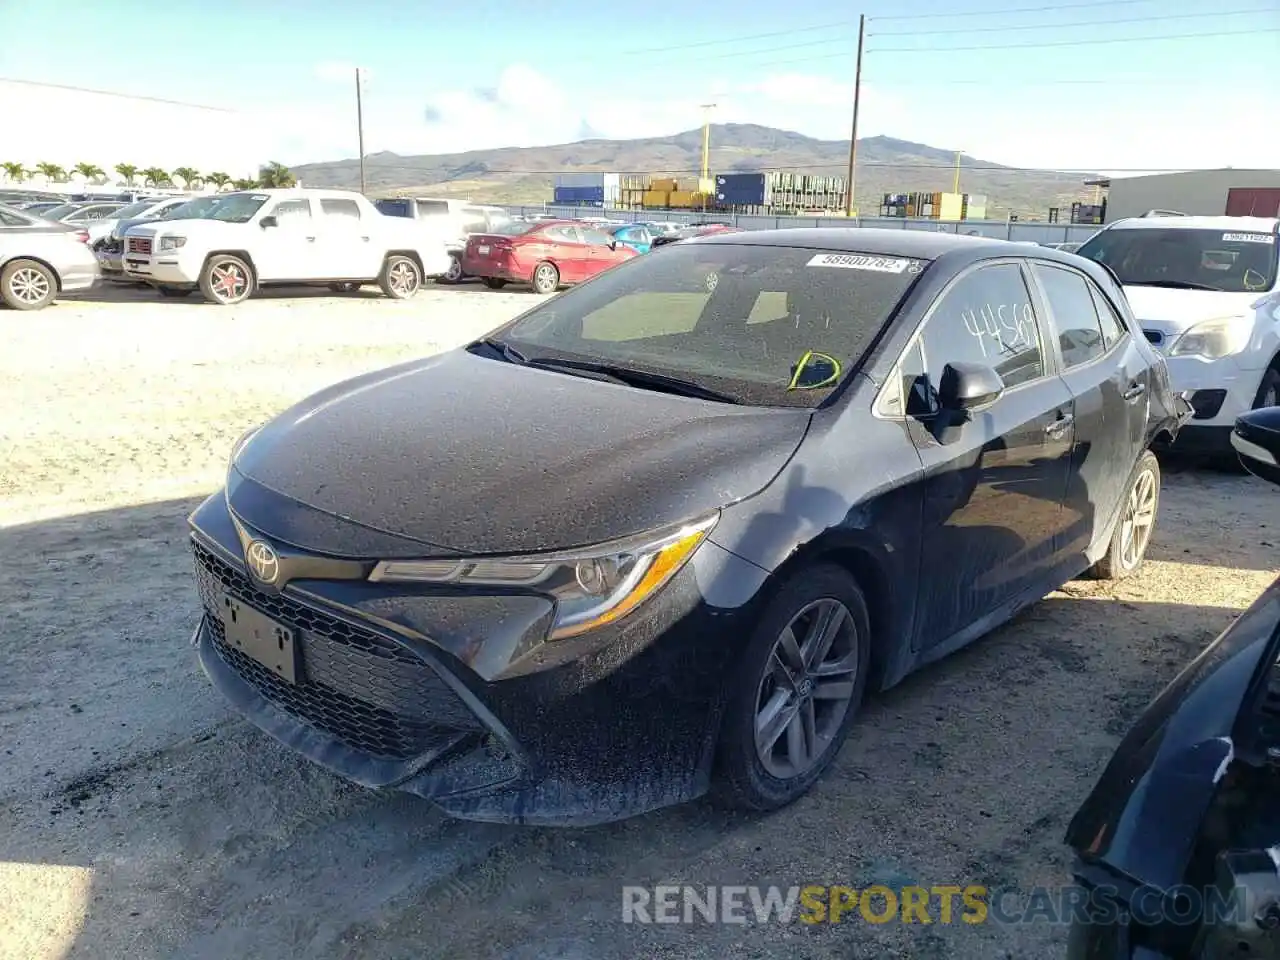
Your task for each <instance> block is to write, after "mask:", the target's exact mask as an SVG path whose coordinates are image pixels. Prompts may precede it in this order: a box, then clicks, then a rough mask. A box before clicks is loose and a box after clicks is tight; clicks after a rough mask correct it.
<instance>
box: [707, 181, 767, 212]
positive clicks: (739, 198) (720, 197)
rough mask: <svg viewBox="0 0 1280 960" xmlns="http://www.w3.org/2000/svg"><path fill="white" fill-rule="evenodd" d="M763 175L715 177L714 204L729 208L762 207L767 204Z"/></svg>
mask: <svg viewBox="0 0 1280 960" xmlns="http://www.w3.org/2000/svg"><path fill="white" fill-rule="evenodd" d="M766 186H767V184H766V177H765V175H764V174H763V173H724V174H720V175H718V176H717V177H716V203H718V204H723V205H725V206H730V207H750V206H763V205H764V204H765V203H766V202H767V191H766V189H765V188H766Z"/></svg>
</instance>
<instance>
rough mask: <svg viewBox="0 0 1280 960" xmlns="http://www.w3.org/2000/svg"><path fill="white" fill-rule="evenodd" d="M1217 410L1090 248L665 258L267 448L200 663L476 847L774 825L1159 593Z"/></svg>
mask: <svg viewBox="0 0 1280 960" xmlns="http://www.w3.org/2000/svg"><path fill="white" fill-rule="evenodd" d="M1187 409H1188V408H1186V405H1185V404H1184V403H1182V402H1181V401H1180V400H1179V399H1178V398H1176V397H1175V396H1174V395H1173V394H1172V393H1171V392H1170V388H1169V383H1168V378H1167V375H1166V371H1165V367H1164V364H1163V361H1162V360H1161V359H1160V358H1159V357H1158V356H1157V355H1156V354H1155V353H1154V352H1153V351H1152V349H1151V348H1150V347H1149V346H1148V344H1147V342H1146V340H1145V339H1144V338H1143V337H1142V335H1141V332H1140V331H1139V330H1137V328H1136V326H1135V324H1134V320H1133V317H1132V315H1131V314H1130V311H1129V308H1128V306H1127V304H1126V302H1125V299H1124V295H1123V294H1122V293H1121V291H1120V288H1119V286H1118V285H1117V284H1116V282H1115V280H1114V278H1113V277H1112V276H1111V275H1110V274H1109V273H1108V272H1107V271H1106V269H1105V268H1104V267H1101V266H1099V265H1097V264H1094V263H1091V262H1089V261H1085V260H1081V259H1079V258H1077V257H1074V256H1071V255H1069V254H1060V253H1058V252H1056V251H1053V250H1050V249H1048V248H1042V247H1028V246H1026V245H1021V244H1011V243H1005V242H1003V241H992V240H984V239H980V238H974V237H958V236H948V235H941V234H935V233H923V232H920V233H916V232H911V231H899V230H892V231H878V230H870V229H825V230H779V231H759V232H744V233H737V234H732V235H729V234H725V235H720V236H714V237H706V238H702V239H698V240H693V241H688V242H686V243H680V244H672V245H669V246H668V247H666V248H664V249H662V250H659V251H657V252H655V253H653V254H651V255H649V256H646V257H638V258H636V259H635V260H634V261H632V262H629V263H626V264H624V265H621V266H619V267H617V268H614V269H611V270H609V271H607V272H606V273H603V274H601V275H600V276H598V277H596V278H595V279H592V280H591V281H589V282H588V283H585V284H583V285H582V286H580V287H578V288H576V289H574V290H571V291H569V292H567V293H564V294H562V295H560V296H558V297H556V298H555V299H552V300H550V301H547V302H546V303H542V304H539V305H537V306H535V307H534V308H533V309H531V310H530V311H528V312H527V313H525V314H523V315H522V316H520V317H518V318H516V319H515V320H513V321H511V322H510V323H508V324H506V325H504V326H502V327H500V328H498V329H497V330H495V331H494V332H492V333H491V334H490V335H489V336H487V337H486V338H484V339H482V340H480V341H478V342H475V343H472V344H470V345H468V346H466V347H463V348H460V349H457V350H453V351H450V352H447V353H443V354H440V355H437V356H433V357H431V358H428V359H424V360H418V361H414V362H411V363H406V364H402V365H400V366H397V367H393V368H391V369H388V370H383V371H379V372H377V373H371V374H367V375H365V376H362V377H358V378H356V379H354V380H351V381H348V382H346V383H342V384H338V385H335V386H333V387H330V388H328V389H326V390H323V391H321V392H320V393H319V394H317V395H315V396H313V397H311V398H309V399H307V400H305V401H303V402H301V403H299V404H298V405H297V406H295V407H293V408H291V409H289V410H287V411H285V412H284V413H282V414H281V415H280V416H278V417H276V418H275V419H274V420H271V421H270V422H268V423H267V424H265V425H264V426H262V427H261V428H260V429H258V430H256V431H252V432H251V433H250V434H248V435H246V437H245V438H243V439H242V440H241V441H240V442H238V443H237V444H236V448H235V450H234V451H233V454H232V460H231V464H230V467H229V469H228V475H227V482H226V488H225V490H223V491H220V492H218V493H217V494H215V495H214V496H212V497H210V498H209V499H208V500H207V501H205V503H204V504H202V505H201V506H200V507H199V508H198V509H197V510H196V511H195V513H194V514H193V515H192V517H191V526H192V528H193V533H192V539H193V544H194V549H195V555H196V564H197V578H198V583H199V588H200V596H201V600H202V602H203V605H204V616H203V619H202V621H201V624H200V626H199V629H198V630H197V632H196V635H195V638H194V642H195V644H196V646H197V647H198V649H199V656H200V661H201V663H202V664H203V667H204V669H205V671H206V672H207V674H208V675H209V677H210V678H211V680H212V681H213V683H214V684H215V685H216V686H217V688H218V689H219V690H220V691H221V692H222V693H223V694H224V695H225V696H226V697H227V698H228V699H229V700H230V701H231V702H232V703H233V704H234V705H235V706H236V708H237V709H239V710H240V711H241V712H243V713H244V714H245V715H246V716H247V717H248V718H249V719H250V720H251V721H252V722H253V723H255V724H257V725H258V726H259V727H261V728H262V729H263V730H265V731H267V732H268V733H269V734H271V735H272V736H274V737H276V738H277V739H279V740H281V741H283V742H284V743H285V744H287V745H289V746H290V747H292V748H294V749H296V750H298V751H299V752H301V753H303V754H305V755H306V756H308V757H310V758H311V759H312V760H314V761H316V762H317V763H320V764H323V765H324V766H326V767H328V768H329V769H331V770H333V771H336V772H337V773H339V774H342V775H344V776H346V777H349V778H351V779H353V780H356V781H358V782H360V783H362V784H365V785H367V786H371V787H394V788H398V789H401V790H406V791H409V792H412V793H415V794H419V795H421V796H424V797H428V798H430V799H431V800H432V801H434V802H435V803H436V804H438V805H439V806H440V807H441V808H443V809H444V810H445V811H447V812H448V813H450V814H453V815H455V816H459V817H465V818H470V819H479V820H497V821H513V822H523V823H577V824H581V823H591V822H599V821H603V820H611V819H616V818H620V817H624V816H629V815H632V814H636V813H639V812H642V811H645V810H649V809H652V808H655V807H659V806H663V805H666V804H672V803H677V802H680V801H683V800H687V799H690V798H692V797H696V796H698V795H700V794H702V793H704V792H706V791H707V790H708V789H709V788H712V789H714V790H715V791H716V793H717V794H718V795H719V796H720V797H722V798H723V799H725V800H726V801H728V802H730V803H732V804H734V805H737V806H740V807H745V808H749V809H757V810H763V809H771V808H774V807H778V806H781V805H783V804H785V803H787V802H789V801H791V800H793V799H795V798H796V797H797V796H799V795H800V794H801V793H803V792H804V791H805V790H806V789H807V788H808V787H809V786H810V785H811V784H812V783H813V782H814V780H815V779H817V777H818V776H819V775H820V774H821V772H822V771H823V769H824V768H825V767H826V766H827V765H828V764H829V763H830V762H831V760H832V758H833V756H834V754H835V753H836V751H837V750H838V748H839V746H840V744H841V742H842V741H843V740H844V739H845V737H846V736H847V735H848V731H849V729H850V726H851V724H852V723H853V721H854V718H855V715H856V713H857V711H858V707H859V704H860V702H861V701H862V698H863V696H864V694H865V693H867V691H869V690H879V689H884V688H886V687H889V686H891V685H893V684H896V683H897V682H899V681H900V680H902V679H903V677H905V676H906V675H907V674H908V673H910V672H911V671H912V670H914V669H916V668H917V667H919V666H921V665H922V664H925V663H928V662H929V661H932V660H935V659H937V658H939V657H941V656H943V655H945V654H947V653H948V652H950V651H953V650H956V649H958V648H959V647H962V646H964V645H965V644H967V643H969V642H970V641H972V640H974V639H975V638H977V637H979V636H981V635H982V634H984V633H986V632H987V631H989V630H991V629H992V628H993V627H995V626H996V625H998V624H1000V623H1002V622H1004V621H1006V620H1008V619H1009V618H1010V617H1011V616H1013V614H1014V613H1016V612H1017V611H1018V610H1019V609H1020V608H1022V607H1024V606H1026V605H1028V604H1031V603H1033V602H1035V601H1036V600H1037V599H1038V598H1040V597H1041V596H1043V595H1044V594H1045V593H1046V592H1048V591H1050V590H1052V589H1054V588H1056V587H1058V586H1059V585H1061V584H1062V583H1063V582H1064V581H1066V580H1068V579H1070V578H1072V577H1075V576H1077V575H1079V574H1081V573H1082V572H1084V571H1086V570H1089V569H1093V570H1094V571H1095V572H1097V573H1099V574H1101V575H1104V576H1111V577H1122V576H1125V575H1127V574H1130V573H1132V572H1133V571H1134V570H1136V569H1137V568H1138V566H1139V565H1140V564H1141V563H1142V559H1143V555H1144V552H1145V549H1146V546H1147V543H1148V542H1149V539H1150V536H1151V532H1152V529H1153V525H1154V521H1155V515H1156V508H1157V504H1158V497H1159V490H1160V471H1159V466H1158V465H1157V463H1156V460H1155V458H1154V457H1153V456H1152V455H1151V454H1150V453H1149V452H1148V446H1149V444H1150V443H1151V442H1152V441H1153V439H1155V438H1156V437H1157V436H1158V435H1161V434H1169V435H1172V434H1173V433H1174V432H1176V430H1177V428H1178V426H1179V424H1180V422H1181V421H1182V420H1183V419H1184V418H1185V416H1186V415H1187Z"/></svg>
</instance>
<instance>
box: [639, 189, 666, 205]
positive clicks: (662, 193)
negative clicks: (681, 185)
mask: <svg viewBox="0 0 1280 960" xmlns="http://www.w3.org/2000/svg"><path fill="white" fill-rule="evenodd" d="M670 197H671V194H670V192H669V191H666V190H646V191H645V192H644V205H645V206H646V207H666V206H668V205H669V203H668V201H669V200H670Z"/></svg>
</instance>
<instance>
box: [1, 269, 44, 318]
mask: <svg viewBox="0 0 1280 960" xmlns="http://www.w3.org/2000/svg"><path fill="white" fill-rule="evenodd" d="M57 296H58V278H57V276H56V275H55V274H54V272H53V271H52V270H50V269H49V268H48V267H46V266H45V265H44V264H43V263H38V262H37V261H35V260H10V261H9V262H8V263H7V264H5V267H4V269H3V270H0V300H3V301H4V305H5V306H6V307H9V308H11V309H13V310H42V309H44V308H45V307H47V306H48V305H49V304H51V303H53V301H54V300H55V299H57Z"/></svg>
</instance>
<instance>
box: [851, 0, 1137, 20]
mask: <svg viewBox="0 0 1280 960" xmlns="http://www.w3.org/2000/svg"><path fill="white" fill-rule="evenodd" d="M1154 2H1155V0H1087V2H1085V3H1054V4H1050V5H1049V6H1047V7H1009V8H1008V9H1005V10H961V11H960V12H958V13H912V14H904V15H902V16H900V17H870V18H868V19H870V20H872V21H879V20H940V19H951V18H953V17H1003V16H1004V15H1005V14H1007V13H1044V12H1048V11H1057V10H1082V9H1084V8H1086V7H1119V6H1122V5H1124V4H1134V3H1154Z"/></svg>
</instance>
